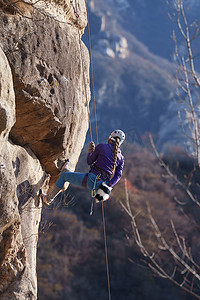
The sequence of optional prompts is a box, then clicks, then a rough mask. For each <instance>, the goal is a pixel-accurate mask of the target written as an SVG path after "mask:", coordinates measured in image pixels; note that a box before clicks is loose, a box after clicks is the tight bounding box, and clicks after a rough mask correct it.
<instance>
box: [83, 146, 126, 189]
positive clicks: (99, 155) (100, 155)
mask: <svg viewBox="0 0 200 300" xmlns="http://www.w3.org/2000/svg"><path fill="white" fill-rule="evenodd" d="M114 148H115V144H114V143H108V144H98V145H97V146H96V147H95V150H94V151H93V152H92V153H88V155H87V163H88V165H92V164H93V163H94V162H95V166H96V167H97V168H99V169H101V170H103V171H104V172H105V173H106V174H108V176H109V177H111V175H112V171H113V160H114ZM123 166H124V157H123V155H122V153H121V150H120V149H119V150H118V155H117V162H116V168H115V174H114V176H113V178H112V179H111V180H110V181H109V185H110V186H111V187H112V186H114V185H115V184H116V183H117V182H118V181H119V180H120V178H121V176H122V170H123ZM91 172H92V173H94V174H96V175H97V174H98V173H99V171H97V170H96V169H95V168H92V169H91Z"/></svg>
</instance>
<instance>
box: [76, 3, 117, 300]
mask: <svg viewBox="0 0 200 300" xmlns="http://www.w3.org/2000/svg"><path fill="white" fill-rule="evenodd" d="M75 3H76V0H75ZM85 7H86V13H87V28H88V42H89V55H90V72H91V82H92V95H93V103H94V117H95V128H96V141H97V144H98V143H99V139H98V126H97V115H96V100H95V92H94V75H93V64H92V47H91V38H90V26H89V18H88V8H87V3H86V0H85ZM73 8H74V7H73ZM74 14H75V16H76V17H77V18H78V17H79V15H78V14H77V3H76V9H74ZM79 42H80V52H81V62H82V70H83V55H82V48H81V37H80V33H79ZM83 78H84V79H83V80H84V86H85V95H86V100H87V89H86V82H85V76H84V75H83ZM87 108H88V118H89V127H90V139H91V141H92V140H93V139H92V127H91V120H90V111H89V102H88V100H87ZM101 204H102V206H101V207H102V223H103V235H104V245H105V261H106V274H107V284H108V299H109V300H111V292H110V278H109V264H108V250H107V239H106V224H105V216H104V206H103V201H101Z"/></svg>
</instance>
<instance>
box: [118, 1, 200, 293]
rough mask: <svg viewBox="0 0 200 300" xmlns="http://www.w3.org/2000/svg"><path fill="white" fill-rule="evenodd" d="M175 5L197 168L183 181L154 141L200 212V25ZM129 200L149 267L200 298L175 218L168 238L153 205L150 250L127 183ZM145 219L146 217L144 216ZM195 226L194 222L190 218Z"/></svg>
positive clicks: (194, 266)
mask: <svg viewBox="0 0 200 300" xmlns="http://www.w3.org/2000/svg"><path fill="white" fill-rule="evenodd" d="M167 3H168V5H169V6H170V18H171V20H172V21H173V22H174V23H175V24H176V28H177V30H174V32H173V40H174V42H175V54H174V59H175V62H176V66H177V68H176V70H177V72H176V83H177V96H178V97H177V98H178V99H176V101H177V106H178V107H179V111H178V117H179V120H180V125H181V127H182V130H183V132H184V135H185V137H186V142H187V145H188V146H189V147H188V150H189V151H190V155H192V156H193V158H194V159H195V160H196V164H194V168H193V170H192V171H191V172H190V173H189V174H187V175H186V176H185V181H184V182H183V181H181V180H180V179H179V178H178V176H177V173H176V172H173V171H172V170H170V167H169V166H168V165H167V163H166V162H165V161H164V159H163V158H162V156H161V155H160V154H159V153H158V151H157V149H156V146H155V144H154V141H153V138H152V136H151V135H150V143H151V146H152V148H153V150H154V153H155V155H156V157H157V159H158V162H159V164H160V165H161V167H162V168H163V169H164V171H165V174H166V175H167V176H168V177H170V178H171V179H173V181H174V183H175V185H176V186H178V187H180V188H181V189H182V190H183V191H184V192H185V194H186V195H187V197H188V199H190V201H191V202H192V203H193V204H194V205H195V206H196V208H197V209H199V208H200V202H199V199H198V196H196V195H194V194H193V192H192V190H191V181H192V178H193V176H194V174H195V172H199V169H200V124H199V123H200V110H199V108H200V106H199V104H200V102H199V100H200V96H199V91H200V75H199V73H198V68H199V66H200V64H199V62H200V59H199V57H198V52H197V51H198V48H196V47H197V45H198V43H199V42H200V39H199V30H200V21H197V20H195V21H193V23H192V24H190V23H189V22H188V19H187V12H186V11H187V7H186V3H185V1H184V0H171V1H167ZM125 195H126V197H125V202H121V205H122V207H123V209H124V210H125V212H126V213H127V214H128V215H129V217H130V220H131V228H132V233H133V237H134V240H135V242H136V244H137V246H138V248H139V250H140V252H141V254H142V257H143V258H144V261H145V263H146V264H147V266H148V267H149V268H150V269H151V270H152V271H153V273H154V274H156V275H157V276H159V277H162V278H166V279H168V280H169V281H171V282H172V283H173V284H175V285H176V286H178V287H179V288H180V289H182V290H184V291H185V292H187V293H189V294H191V295H192V296H194V297H195V298H197V299H200V266H199V264H198V263H197V262H196V261H195V259H194V258H193V256H192V251H191V249H190V247H189V245H188V244H187V243H186V239H185V237H183V236H180V235H179V234H178V232H177V230H176V226H175V225H174V222H173V220H170V224H171V236H170V237H169V236H165V234H164V232H163V231H162V230H161V229H160V225H161V224H160V225H158V224H157V222H156V220H155V219H156V218H155V217H156V216H153V214H152V210H151V207H150V205H149V203H148V202H147V203H146V220H148V222H149V225H148V231H149V236H150V239H151V240H153V244H154V247H152V248H151V247H149V245H148V243H147V241H146V238H144V237H143V234H142V233H141V227H140V222H138V220H139V217H140V212H138V211H134V210H133V208H132V207H131V201H133V199H131V201H130V199H129V191H128V187H127V181H126V180H125ZM176 201H177V203H178V204H179V205H180V206H181V205H183V204H184V202H183V201H181V199H176ZM143 215H144V213H143ZM190 221H191V222H195V221H194V220H190Z"/></svg>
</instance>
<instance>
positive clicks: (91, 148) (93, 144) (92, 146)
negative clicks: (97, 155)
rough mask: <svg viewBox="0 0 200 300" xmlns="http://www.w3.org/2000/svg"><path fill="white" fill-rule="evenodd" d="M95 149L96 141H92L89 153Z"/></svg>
mask: <svg viewBox="0 0 200 300" xmlns="http://www.w3.org/2000/svg"><path fill="white" fill-rule="evenodd" d="M94 149H95V143H94V142H90V143H89V150H88V153H92V152H94Z"/></svg>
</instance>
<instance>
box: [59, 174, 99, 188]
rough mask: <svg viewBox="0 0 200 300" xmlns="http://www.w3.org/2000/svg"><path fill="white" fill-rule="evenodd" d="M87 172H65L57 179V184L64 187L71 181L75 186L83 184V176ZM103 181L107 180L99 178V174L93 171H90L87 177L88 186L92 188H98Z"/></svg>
mask: <svg viewBox="0 0 200 300" xmlns="http://www.w3.org/2000/svg"><path fill="white" fill-rule="evenodd" d="M86 174H87V173H78V172H63V173H61V174H60V177H59V178H58V180H57V181H56V186H57V187H58V188H60V189H62V188H63V186H64V184H65V182H69V183H71V184H73V185H75V186H82V182H83V178H84V177H85V175H86ZM102 182H105V180H102V179H101V178H98V177H97V175H95V174H93V173H89V174H88V179H87V188H88V189H90V190H98V188H99V187H100V185H101V184H102Z"/></svg>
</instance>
